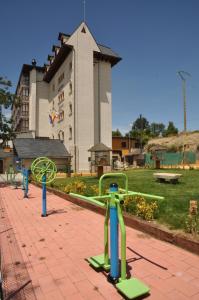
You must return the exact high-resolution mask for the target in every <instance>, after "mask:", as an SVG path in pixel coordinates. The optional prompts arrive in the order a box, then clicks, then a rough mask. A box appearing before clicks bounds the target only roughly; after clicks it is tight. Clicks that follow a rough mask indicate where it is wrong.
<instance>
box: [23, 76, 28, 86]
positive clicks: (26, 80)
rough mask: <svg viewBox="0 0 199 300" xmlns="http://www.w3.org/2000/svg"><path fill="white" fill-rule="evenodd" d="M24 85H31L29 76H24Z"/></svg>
mask: <svg viewBox="0 0 199 300" xmlns="http://www.w3.org/2000/svg"><path fill="white" fill-rule="evenodd" d="M23 83H24V84H25V85H29V76H24V80H23Z"/></svg>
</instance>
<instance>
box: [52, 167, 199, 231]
mask: <svg viewBox="0 0 199 300" xmlns="http://www.w3.org/2000/svg"><path fill="white" fill-rule="evenodd" d="M154 172H155V170H148V169H136V170H129V171H126V172H125V173H126V174H127V176H128V178H129V190H131V191H136V192H142V193H148V194H153V195H159V196H163V197H165V200H163V201H159V205H158V206H159V211H158V217H157V221H158V222H159V223H162V224H167V226H168V227H169V228H170V229H184V227H185V218H186V216H187V215H188V211H189V201H190V200H199V188H198V187H199V171H198V170H162V172H171V173H175V172H176V173H180V174H182V175H183V176H182V177H181V178H180V180H179V183H178V184H171V183H159V182H156V181H155V180H154V178H153V173H154ZM158 172H159V171H158ZM79 179H80V180H82V181H83V182H85V183H86V184H87V185H88V186H91V185H96V184H98V180H97V178H94V177H79ZM71 180H74V178H60V179H59V178H58V179H56V180H55V181H54V182H53V186H54V187H55V188H58V189H60V190H63V189H64V186H65V185H67V184H68V183H69V182H71ZM110 181H113V180H110V179H109V180H107V181H106V184H105V185H106V187H108V186H109V183H110ZM114 182H117V183H119V186H120V187H122V186H123V183H122V182H121V180H119V181H118V180H114Z"/></svg>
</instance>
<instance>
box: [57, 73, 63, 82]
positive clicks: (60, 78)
mask: <svg viewBox="0 0 199 300" xmlns="http://www.w3.org/2000/svg"><path fill="white" fill-rule="evenodd" d="M63 79H64V73H62V74H61V75H60V76H59V77H58V84H60V83H61V82H62V80H63Z"/></svg>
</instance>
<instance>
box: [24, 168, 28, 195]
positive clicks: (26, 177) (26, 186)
mask: <svg viewBox="0 0 199 300" xmlns="http://www.w3.org/2000/svg"><path fill="white" fill-rule="evenodd" d="M24 177H25V190H24V198H28V170H27V169H24Z"/></svg>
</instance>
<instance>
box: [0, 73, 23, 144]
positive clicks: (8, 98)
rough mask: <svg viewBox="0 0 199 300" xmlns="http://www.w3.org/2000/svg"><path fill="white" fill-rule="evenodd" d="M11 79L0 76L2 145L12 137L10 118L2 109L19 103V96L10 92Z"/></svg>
mask: <svg viewBox="0 0 199 300" xmlns="http://www.w3.org/2000/svg"><path fill="white" fill-rule="evenodd" d="M11 86H12V84H11V81H10V80H7V79H6V78H3V77H0V144H1V145H4V144H5V143H6V142H7V141H9V140H11V139H13V138H14V136H15V134H14V132H13V128H12V119H11V118H7V117H6V116H5V115H4V114H3V109H10V108H11V106H12V105H13V104H14V102H15V103H16V105H20V101H19V98H18V97H17V96H16V95H14V94H12V93H11V92H10V87H11Z"/></svg>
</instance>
